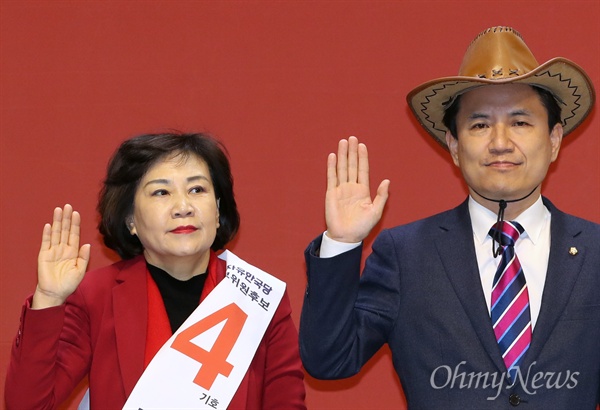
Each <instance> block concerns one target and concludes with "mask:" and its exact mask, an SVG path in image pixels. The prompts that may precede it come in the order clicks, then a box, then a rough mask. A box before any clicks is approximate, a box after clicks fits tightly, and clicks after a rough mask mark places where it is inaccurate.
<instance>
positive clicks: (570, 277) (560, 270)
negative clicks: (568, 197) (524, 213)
mask: <svg viewBox="0 0 600 410" xmlns="http://www.w3.org/2000/svg"><path fill="white" fill-rule="evenodd" d="M544 205H546V207H547V208H548V209H549V210H550V213H551V214H552V222H551V226H550V237H551V245H550V256H549V259H548V271H547V273H546V282H545V284H544V291H543V293H542V305H541V309H540V314H539V316H538V320H537V323H536V326H535V329H534V331H533V335H532V340H531V346H530V348H529V351H528V352H527V355H526V357H525V363H524V365H529V364H530V363H531V362H533V361H534V360H535V359H536V358H537V357H538V356H539V354H540V352H541V350H542V348H543V347H544V344H545V342H546V341H547V340H548V338H549V337H550V334H551V333H552V331H553V329H554V327H555V325H556V322H557V321H558V319H559V318H560V316H561V314H562V313H563V312H564V310H565V307H566V305H567V303H568V301H569V298H570V296H571V292H572V290H573V286H574V285H575V282H576V280H577V277H578V276H579V272H580V271H581V268H582V265H583V259H584V257H583V256H584V255H585V248H586V244H585V243H582V240H580V239H578V236H579V234H580V233H581V230H580V229H579V228H577V227H575V226H573V225H570V224H569V223H568V221H567V218H566V215H565V214H564V213H562V212H560V211H559V210H557V209H556V208H555V207H554V206H553V205H552V203H551V202H550V201H548V200H547V199H545V198H544ZM571 247H576V248H577V250H578V254H577V255H570V254H569V249H570V248H571Z"/></svg>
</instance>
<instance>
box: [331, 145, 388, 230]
mask: <svg viewBox="0 0 600 410" xmlns="http://www.w3.org/2000/svg"><path fill="white" fill-rule="evenodd" d="M389 186H390V181H389V180H387V179H385V180H383V181H382V182H381V184H379V187H378V188H377V194H376V196H375V199H373V200H371V192H370V189H369V157H368V153H367V147H366V145H365V144H362V143H360V144H359V143H358V139H357V138H356V137H350V138H348V140H341V141H340V142H339V144H338V153H337V156H336V154H333V153H331V154H329V157H328V158H327V193H326V195H325V221H326V223H327V236H329V237H330V238H331V239H334V240H337V241H340V242H360V241H362V240H363V239H364V238H365V237H366V236H367V235H368V234H369V232H371V229H373V227H374V226H375V225H376V224H377V222H379V220H380V219H381V215H382V214H383V207H384V206H385V202H386V201H387V198H388V190H389Z"/></svg>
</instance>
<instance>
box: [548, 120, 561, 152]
mask: <svg viewBox="0 0 600 410" xmlns="http://www.w3.org/2000/svg"><path fill="white" fill-rule="evenodd" d="M563 133H564V130H563V126H562V124H561V123H558V122H557V123H556V125H555V126H554V128H552V131H550V143H551V144H552V156H551V157H550V158H551V160H552V162H554V161H556V158H558V151H560V144H561V143H562V139H563Z"/></svg>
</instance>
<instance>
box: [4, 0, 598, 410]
mask: <svg viewBox="0 0 600 410" xmlns="http://www.w3.org/2000/svg"><path fill="white" fill-rule="evenodd" d="M0 12H1V13H0V17H1V20H0V23H1V24H0V30H1V31H0V36H1V37H0V38H1V66H0V69H1V82H0V86H1V90H0V91H1V97H0V98H1V99H0V101H1V110H0V113H1V118H0V120H1V121H0V123H1V125H0V188H1V189H0V195H1V198H0V240H1V243H0V261H1V265H0V279H1V289H0V295H1V296H0V298H1V299H0V315H1V316H0V318H1V322H0V326H1V327H0V374H1V378H0V386H1V387H0V391H2V393H3V391H4V390H3V388H4V376H5V372H6V366H7V361H8V356H9V351H10V345H11V343H12V339H13V336H14V334H15V332H16V329H17V325H18V317H19V312H20V307H21V304H22V302H23V300H24V298H25V297H26V296H27V295H28V294H29V293H30V292H32V291H33V289H34V286H35V282H36V256H37V251H38V246H39V241H40V237H41V230H42V226H43V224H44V223H45V222H48V221H49V220H50V219H51V215H52V209H53V208H54V207H55V206H60V205H63V204H64V203H67V202H68V203H71V204H73V205H74V207H75V208H76V209H77V210H79V211H80V213H81V215H82V218H83V239H84V241H85V242H89V243H91V244H92V260H91V268H95V267H100V266H103V265H106V264H108V263H110V262H112V261H114V260H116V256H115V255H114V254H113V253H111V252H110V251H107V250H106V249H104V248H103V247H102V245H101V244H100V238H99V235H98V233H97V231H96V228H95V226H96V223H97V216H96V212H95V205H96V198H97V193H98V190H99V187H100V183H101V180H102V178H103V175H104V171H105V166H106V162H107V159H108V158H109V156H110V155H111V153H112V152H113V151H114V149H115V148H116V147H117V145H118V144H119V143H120V142H121V141H122V140H123V139H125V138H128V137H131V136H133V135H136V134H140V133H146V132H156V131H162V130H165V129H169V128H175V129H179V130H183V131H209V132H211V133H213V134H214V135H216V136H217V137H219V138H220V139H221V140H223V141H224V142H225V144H226V145H227V147H228V148H229V151H230V156H231V160H232V166H233V172H234V176H235V183H236V185H235V189H236V195H237V200H238V204H239V208H240V211H241V216H242V228H241V231H240V234H239V236H238V238H237V240H236V241H235V242H234V243H232V244H231V246H230V249H231V250H233V251H234V252H235V253H236V254H238V255H239V256H240V257H242V258H245V259H247V260H249V261H250V262H252V263H253V264H255V265H257V266H259V267H261V268H263V269H264V270H266V271H268V272H270V273H272V274H275V275H277V276H279V277H280V278H282V279H283V280H285V281H286V282H287V283H288V291H289V293H290V297H291V300H292V304H293V307H294V309H295V311H294V319H295V321H296V323H298V319H299V315H300V308H301V303H302V295H303V290H304V286H305V283H306V280H305V273H304V268H305V266H304V260H303V250H304V248H305V246H306V245H307V244H308V242H309V241H310V240H311V239H313V238H314V237H315V236H316V235H318V234H319V233H320V232H322V230H323V229H324V218H323V201H324V191H325V161H326V156H327V154H328V153H329V152H330V151H332V150H334V149H335V147H336V144H337V141H338V140H339V139H340V138H345V137H347V136H349V135H357V136H359V138H360V139H361V140H362V141H364V142H366V143H367V144H368V147H369V151H370V156H371V159H372V165H371V169H372V185H373V186H376V185H377V184H378V183H379V181H380V180H381V179H383V178H390V179H391V181H392V185H391V196H390V200H389V202H388V205H387V210H386V212H385V214H384V218H383V221H382V224H381V225H380V226H391V225H396V224H402V223H405V222H409V221H412V220H414V219H416V218H421V217H425V216H428V215H430V214H432V213H436V212H439V211H442V210H445V209H447V208H450V207H453V206H455V205H456V204H458V203H459V202H460V201H462V200H463V199H464V198H465V195H466V189H465V188H464V185H463V184H462V182H461V179H460V176H459V174H458V172H457V171H456V170H455V168H454V166H453V165H452V164H451V162H450V161H449V156H448V155H447V153H446V152H445V151H444V150H443V149H441V148H440V147H439V146H437V144H436V143H435V142H433V140H432V139H431V138H430V137H429V136H427V134H426V133H425V132H424V131H422V130H421V129H419V127H418V126H417V125H416V123H415V121H414V120H413V119H412V118H411V115H410V114H409V110H408V108H407V105H406V102H405V96H406V94H407V92H408V91H409V90H410V89H412V88H413V87H415V86H417V85H418V84H420V83H422V82H424V81H427V80H430V79H433V78H437V77H442V76H447V75H454V74H455V73H456V72H457V70H458V66H459V64H460V61H461V59H462V55H463V53H464V51H465V49H466V47H467V45H468V44H469V42H470V41H471V40H472V39H473V38H474V37H475V35H476V34H478V33H479V32H480V31H482V30H483V29H485V28H487V27H490V26H495V25H509V26H512V27H514V28H516V29H517V30H518V31H520V32H521V34H522V35H523V37H524V38H525V40H526V42H527V44H528V45H529V47H530V48H531V49H532V50H533V52H534V54H535V55H536V57H537V59H538V61H539V62H540V63H542V62H545V61H547V60H548V59H550V58H552V57H556V56H563V57H567V58H570V59H572V60H574V61H575V62H577V63H578V64H579V65H581V66H582V67H584V68H585V70H586V71H587V72H588V74H589V75H590V77H591V78H592V80H593V82H594V83H595V84H596V86H597V87H600V2H598V1H597V0H568V1H563V0H544V1H522V0H521V1H512V0H505V1H502V2H497V1H489V2H486V1H480V0H477V1H468V0H462V1H461V0H455V1H447V2H446V1H442V0H438V1H434V0H406V1H331V2H325V1H322V2H319V1H294V2H292V1H289V2H286V1H244V2H239V1H236V2H234V1H227V2H225V1H222V2H215V1H2V2H1V9H0ZM598 111H599V109H598V106H596V107H595V108H594V110H593V112H592V114H591V118H589V120H588V121H587V122H586V123H585V124H584V126H582V127H580V129H579V130H577V131H576V132H575V133H574V134H572V135H570V136H568V137H567V138H566V140H565V141H564V144H563V149H562V151H561V155H560V157H559V160H558V161H557V163H555V164H554V165H553V167H552V171H551V176H550V178H549V179H548V181H547V182H546V183H545V186H544V193H545V195H547V196H548V197H550V198H551V199H552V200H553V201H554V203H555V204H556V205H557V206H558V207H560V208H561V209H563V210H564V211H567V212H570V213H574V214H577V215H579V216H581V217H584V218H587V219H591V220H593V221H595V222H600V130H599V128H600V121H599V120H600V118H598V117H599V115H598V114H599V113H598ZM370 239H371V240H372V238H370ZM389 356H390V354H389V351H388V350H387V349H383V350H382V351H381V352H380V353H379V354H377V356H376V357H375V358H374V359H373V360H371V362H369V364H367V365H366V366H365V368H364V369H363V370H362V372H361V373H360V374H359V375H358V376H355V377H353V378H350V379H346V380H341V381H329V382H325V381H318V380H315V379H312V378H311V377H307V382H306V385H307V404H308V405H309V407H310V408H312V409H332V408H338V409H372V408H402V407H403V403H404V399H403V396H402V392H401V388H400V385H399V382H398V381H397V378H396V376H395V374H394V371H393V368H392V366H391V362H390V357H389ZM77 400H78V397H75V398H74V399H73V402H76V401H77ZM67 407H68V406H65V408H67ZM70 408H74V405H73V404H71V407H70Z"/></svg>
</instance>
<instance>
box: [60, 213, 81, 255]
mask: <svg viewBox="0 0 600 410" xmlns="http://www.w3.org/2000/svg"><path fill="white" fill-rule="evenodd" d="M71 215H72V216H71V221H70V222H71V223H70V228H71V229H69V242H68V244H69V245H71V246H74V247H76V248H77V247H79V232H80V228H81V216H80V215H79V212H77V211H74V212H73V213H72V214H71ZM63 231H64V228H63Z"/></svg>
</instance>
